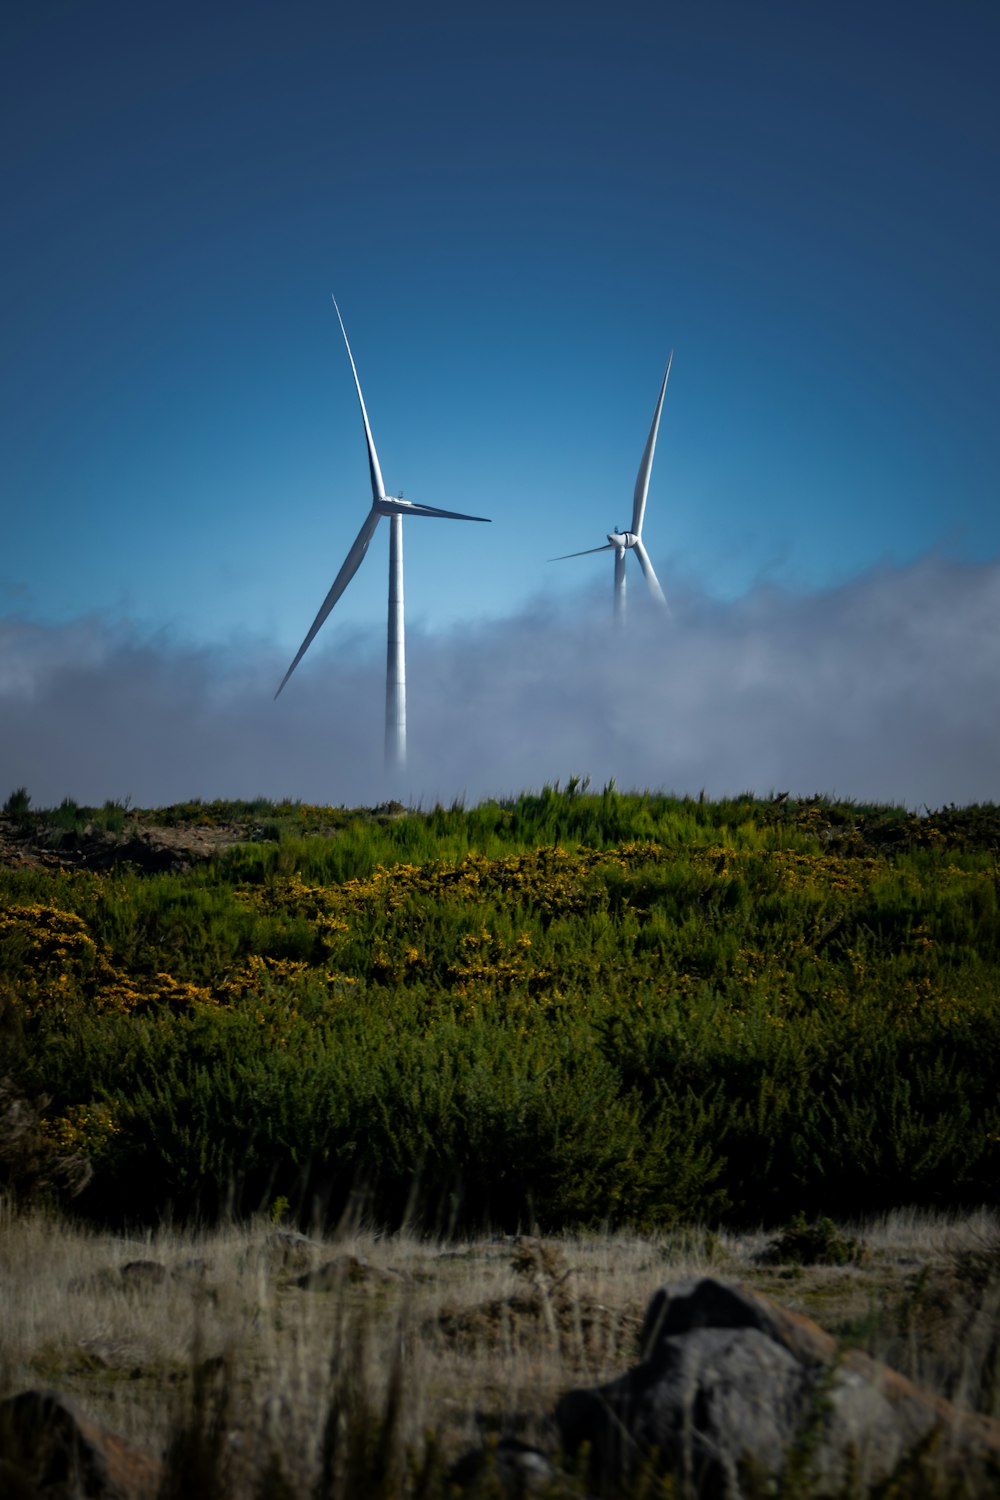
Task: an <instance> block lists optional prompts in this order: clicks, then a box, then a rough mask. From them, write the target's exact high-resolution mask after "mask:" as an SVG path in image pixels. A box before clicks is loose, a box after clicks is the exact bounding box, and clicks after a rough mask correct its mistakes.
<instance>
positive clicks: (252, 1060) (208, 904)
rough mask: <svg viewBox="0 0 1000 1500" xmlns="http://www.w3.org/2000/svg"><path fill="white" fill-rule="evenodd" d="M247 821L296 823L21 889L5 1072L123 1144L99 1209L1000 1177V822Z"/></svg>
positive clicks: (561, 1209) (824, 812)
mask: <svg viewBox="0 0 1000 1500" xmlns="http://www.w3.org/2000/svg"><path fill="white" fill-rule="evenodd" d="M212 806H214V807H217V808H218V807H223V808H224V809H225V810H226V821H232V817H231V815H233V814H235V813H237V812H240V814H241V815H242V813H244V812H246V813H248V814H249V817H250V819H252V820H256V823H255V824H254V826H255V827H259V826H262V825H263V824H264V823H271V824H273V825H274V826H275V827H276V829H277V831H278V832H279V834H280V837H278V838H277V839H275V840H274V841H271V842H263V841H260V840H255V841H251V842H247V843H241V844H238V845H237V846H236V847H234V848H232V849H231V850H230V851H229V852H228V853H226V854H225V855H222V856H220V857H218V858H216V859H215V860H213V861H212V862H211V863H207V864H203V865H202V866H200V867H199V868H197V869H195V870H192V871H188V872H184V873H180V874H159V875H151V876H143V875H141V874H140V873H138V872H136V871H129V870H128V869H127V868H126V869H122V870H119V871H117V872H115V873H110V874H103V875H100V874H95V873H90V872H86V871H77V872H75V873H66V872H59V873H56V874H50V873H47V872H45V871H38V870H26V871H16V872H13V871H7V872H0V899H2V904H0V985H5V986H6V994H7V996H8V1000H7V1006H8V1010H9V1012H10V1014H11V1016H12V1017H13V1018H14V1020H16V1025H14V1024H12V1025H11V1026H9V1027H8V1028H7V1029H6V1031H4V1032H3V1037H4V1038H5V1039H4V1040H3V1042H2V1047H3V1053H4V1056H3V1057H0V1071H2V1072H3V1074H4V1075H5V1076H8V1077H10V1078H11V1079H12V1080H13V1081H14V1082H16V1084H17V1086H18V1088H20V1089H21V1090H22V1092H23V1093H24V1094H25V1095H26V1096H27V1097H32V1098H39V1097H41V1096H43V1095H44V1096H45V1097H46V1098H47V1100H48V1103H47V1105H46V1108H45V1112H44V1122H45V1128H46V1129H47V1130H48V1131H50V1132H52V1133H54V1135H55V1136H57V1137H58V1139H59V1140H60V1141H61V1142H62V1144H63V1146H64V1147H65V1149H67V1150H70V1149H72V1150H74V1151H77V1152H80V1153H85V1154H86V1155H88V1156H89V1158H90V1161H91V1164H92V1167H93V1173H94V1175H93V1180H92V1181H91V1183H90V1185H89V1186H88V1188H87V1189H86V1191H85V1192H84V1193H83V1194H82V1196H81V1198H80V1199H79V1208H80V1210H81V1211H85V1212H90V1213H92V1214H94V1215H97V1216H100V1217H103V1218H114V1217H115V1216H118V1217H126V1218H130V1219H132V1220H136V1219H142V1218H151V1217H157V1216H159V1215H160V1214H161V1213H162V1212H163V1211H164V1209H165V1208H166V1207H167V1206H168V1205H170V1206H171V1207H172V1209H173V1211H174V1212H175V1213H176V1214H178V1215H181V1216H183V1215H188V1214H195V1213H200V1214H212V1213H218V1212H222V1211H225V1210H227V1209H239V1210H249V1209H256V1208H258V1207H262V1206H266V1205H267V1204H268V1203H271V1202H273V1201H274V1199H275V1197H276V1196H282V1197H286V1198H287V1199H288V1201H289V1204H290V1205H291V1209H292V1211H293V1212H294V1213H297V1214H298V1215H299V1216H300V1217H301V1218H302V1219H303V1220H310V1219H311V1218H313V1217H314V1216H315V1215H317V1214H319V1215H320V1216H322V1217H326V1218H331V1217H335V1216H337V1215H339V1214H341V1213H342V1212H344V1210H345V1209H346V1208H347V1207H348V1206H352V1205H353V1206H354V1208H355V1209H357V1210H364V1211H366V1212H369V1213H371V1214H373V1215H375V1216H377V1217H379V1218H381V1219H384V1220H386V1221H394V1222H399V1221H401V1220H402V1219H404V1218H405V1217H407V1216H410V1217H414V1216H416V1217H418V1218H419V1219H420V1220H421V1222H423V1223H425V1224H427V1226H428V1227H435V1228H438V1229H442V1230H447V1229H457V1228H459V1227H467V1226H470V1225H474V1224H482V1223H486V1222H492V1223H495V1224H504V1225H507V1226H510V1227H513V1226H515V1225H517V1224H525V1223H529V1222H531V1221H533V1220H537V1221H538V1222H540V1223H543V1224H545V1225H547V1226H550V1227H556V1226H560V1225H563V1226H569V1225H587V1224H598V1223H622V1222H632V1223H636V1224H665V1223H670V1222H673V1221H679V1220H692V1219H701V1220H717V1221H720V1222H724V1221H728V1222H731V1223H739V1222H759V1221H760V1220H761V1219H765V1220H769V1221H771V1222H774V1223H779V1222H782V1221H784V1220H787V1219H788V1218H789V1217H790V1215H791V1214H793V1213H796V1212H801V1213H803V1214H806V1215H808V1216H811V1217H815V1216H816V1215H820V1214H823V1215H826V1214H830V1215H836V1216H839V1217H850V1216H851V1215H853V1214H855V1213H858V1212H862V1211H868V1210H872V1209H882V1208H886V1207H888V1206H890V1205H891V1204H893V1203H902V1202H914V1203H927V1204H938V1205H939V1204H941V1203H947V1204H950V1205H954V1206H958V1205H960V1204H970V1203H977V1202H981V1201H984V1200H987V1199H991V1198H992V1197H993V1195H994V1193H995V1184H996V1182H997V1180H1000V1106H998V1099H997V1091H996V1081H995V1080H996V1077H997V1074H998V1068H1000V1010H998V1006H997V993H998V985H997V980H998V976H1000V921H998V906H1000V900H998V890H1000V878H998V869H997V857H996V852H995V847H994V844H995V841H996V837H997V831H998V820H997V818H996V816H995V810H992V809H989V808H978V809H969V810H966V814H965V816H964V817H963V815H962V814H961V813H960V812H959V811H958V810H956V809H947V810H946V811H945V813H944V814H937V815H934V818H933V819H916V818H914V817H912V815H909V814H906V813H903V812H901V811H897V810H892V809H871V808H860V809H858V808H851V807H845V806H837V805H832V804H827V803H823V802H820V801H814V802H812V803H810V804H808V805H806V806H797V805H795V804H787V803H784V804H774V803H766V802H765V803H762V802H754V801H753V800H752V799H749V798H746V799H735V800H733V801H731V802H726V803H714V804H713V803H709V802H707V801H704V800H699V801H694V800H690V799H688V800H677V799H670V798H667V797H662V796H640V795H624V794H620V793H618V792H616V791H615V790H614V789H613V788H607V789H605V791H604V792H603V793H601V794H589V793H587V792H586V791H585V790H584V789H582V788H581V787H579V786H573V787H571V788H569V789H567V791H565V792H560V791H559V790H558V789H556V788H547V789H545V790H544V791H543V792H542V793H540V794H538V795H532V796H526V797H522V798H518V799H514V800H511V801H510V802H507V803H499V802H497V803H487V804H484V805H482V806H481V807H477V808H472V809H469V810H465V809H463V808H461V807H458V806H456V807H453V808H451V809H444V808H435V809H433V810H432V811H430V812H428V813H410V814H406V815H400V812H399V810H397V809H389V810H385V811H379V810H376V812H375V813H366V814H360V813H359V814H348V813H347V812H346V811H345V810H343V809H330V808H326V809H323V808H304V807H302V806H300V805H299V804H279V805H278V806H277V807H275V808H272V809H271V810H270V812H269V810H268V805H266V804H261V803H255V804H214V805H212ZM120 811H121V812H122V815H123V816H124V809H123V808H122V809H120ZM167 812H168V814H170V815H172V816H173V819H174V821H175V823H179V822H182V821H184V820H185V819H187V820H189V821H190V820H193V819H194V818H195V817H196V816H204V817H205V820H206V821H212V817H211V816H210V815H209V814H210V812H211V808H208V809H206V808H202V807H201V805H199V804H196V805H186V806H185V808H184V809H182V810H178V809H170V810H167ZM128 816H129V818H130V819H135V818H139V819H144V818H148V817H149V816H150V815H148V814H141V813H139V814H137V813H129V815H128Z"/></svg>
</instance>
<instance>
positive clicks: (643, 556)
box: [552, 349, 674, 624]
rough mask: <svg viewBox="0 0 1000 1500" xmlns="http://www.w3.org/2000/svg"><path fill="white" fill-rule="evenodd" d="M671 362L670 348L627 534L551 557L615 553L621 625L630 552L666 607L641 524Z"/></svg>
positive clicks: (617, 609) (612, 533)
mask: <svg viewBox="0 0 1000 1500" xmlns="http://www.w3.org/2000/svg"><path fill="white" fill-rule="evenodd" d="M673 361H674V351H673V350H672V349H671V351H670V358H669V359H668V360H667V368H666V369H665V370H664V372H663V384H662V385H661V386H660V395H659V399H658V400H657V403H656V410H655V411H654V413H653V425H652V426H651V427H650V429H649V437H648V438H647V439H646V446H645V448H644V449H643V454H642V462H641V463H640V465H639V473H638V475H637V477H636V481H635V496H634V497H633V500H632V528H631V530H630V531H609V532H608V533H607V537H608V540H607V542H606V544H605V545H604V546H603V547H587V548H585V549H584V551H583V552H564V553H563V555H562V557H554V558H553V559H552V561H553V562H562V561H564V559H565V558H567V557H589V556H590V554H591V553H593V552H613V553H614V554H615V620H616V621H617V623H618V624H621V623H622V621H623V620H624V619H625V554H626V552H629V551H632V552H634V553H635V555H636V557H637V558H638V559H639V566H640V568H641V569H642V571H643V574H644V575H645V578H646V582H647V583H648V585H649V592H650V593H651V594H652V596H653V598H654V599H655V600H656V601H657V603H658V604H662V605H663V606H664V608H666V607H667V601H666V598H665V597H664V593H663V590H662V589H661V588H660V580H659V579H658V578H657V576H656V574H655V573H654V572H653V564H652V563H651V562H650V560H649V553H648V552H647V551H646V549H645V547H644V546H643V545H642V521H643V517H644V516H645V514H646V495H647V494H648V492H649V471H650V470H651V469H652V467H653V454H654V453H655V452H656V434H657V433H658V432H659V430H660V412H661V411H662V410H663V398H664V396H665V395H666V392H667V379H668V377H669V375H670V366H671V365H672V364H673Z"/></svg>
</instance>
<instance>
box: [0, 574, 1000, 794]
mask: <svg viewBox="0 0 1000 1500" xmlns="http://www.w3.org/2000/svg"><path fill="white" fill-rule="evenodd" d="M998 622H1000V562H991V563H987V564H964V563H957V562H953V561H949V560H946V559H943V558H941V557H939V556H937V555H932V556H928V557H925V558H923V559H921V560H920V561H918V562H916V563H913V564H911V565H908V566H904V567H883V568H879V569H877V570H874V571H872V572H869V573H866V574H865V575H863V576H861V577H858V578H855V579H853V580H851V581H850V582H847V583H844V584H842V585H840V586H838V587H835V588H830V589H827V590H824V591H820V592H810V593H795V592H793V591H789V590H782V589H778V588H774V587H768V586H763V585H762V586H760V587H757V588H755V589H753V590H752V591H751V592H749V593H748V594H746V595H745V596H744V597H742V598H740V599H737V600H734V601H730V602H718V601H713V600H712V599H710V598H708V597H707V596H706V595H704V594H703V593H699V592H698V591H697V590H692V589H689V590H687V591H685V592H682V593H681V594H679V595H678V596H677V597H675V598H674V599H673V600H672V613H671V615H670V616H669V617H668V616H665V615H664V613H663V612H662V611H661V610H657V609H655V608H653V607H652V606H651V605H650V604H649V602H648V600H647V599H646V598H645V597H644V591H643V586H642V584H641V581H638V580H637V582H636V583H633V584H632V588H631V594H630V601H629V616H628V621H627V627H626V628H625V629H624V630H621V631H619V630H616V629H615V628H614V626H613V622H612V619H611V590H610V585H609V586H608V587H607V588H605V589H602V590H600V591H599V592H596V593H590V594H587V595H583V596H580V597H578V598H576V599H575V600H574V601H573V602H572V603H571V604H569V605H566V604H563V605H559V606H557V607H552V606H549V605H543V604H542V603H539V604H537V605H536V606H534V607H533V608H530V609H528V610H526V611H524V612H523V613H521V614H518V615H515V616H512V617H510V618H507V619H505V620H502V621H499V622H491V623H485V624H479V625H469V626H465V627H463V628H461V629H456V630H453V631H450V632H448V633H445V634H429V633H427V632H425V631H422V630H421V629H420V628H419V627H418V628H413V627H411V628H410V630H409V634H408V638H407V679H408V721H409V722H408V730H409V765H408V770H407V772H406V774H405V776H403V777H401V778H399V779H396V780H388V779H387V778H386V775H385V773H384V771H383V769H382V714H383V701H384V672H385V655H384V652H385V644H384V640H385V638H384V627H381V626H373V627H372V629H371V630H370V631H365V632H363V633H358V632H357V631H355V630H350V631H347V630H343V629H341V630H339V631H338V629H337V627H336V624H335V622H334V621H333V620H331V621H330V622H329V623H328V624H327V625H326V626H325V627H324V630H323V633H322V634H321V635H320V636H319V638H318V639H317V641H316V643H315V644H314V645H313V647H312V648H311V649H310V652H309V653H308V655H307V656H306V658H305V659H304V661H303V662H302V663H301V665H300V666H299V667H298V669H297V670H296V672H295V674H294V676H293V677H292V679H291V680H290V682H289V683H288V685H287V687H286V688H285V690H284V692H283V693H282V696H281V697H280V698H279V700H278V701H277V702H274V701H273V695H274V691H275V688H276V687H277V684H278V683H279V682H280V681H281V678H282V676H283V674H284V671H285V669H286V667H287V665H288V655H289V653H286V651H285V650H284V649H282V650H278V649H277V648H276V647H275V645H274V644H273V643H269V642H267V641H262V640H260V639H251V638H247V639H245V640H243V641H240V642H229V643H226V644H220V645H218V646H209V647H198V648H194V647H191V646H190V645H185V644H183V643H181V642H178V641H177V640H175V639H174V638H173V637H171V636H170V635H169V634H168V633H162V634H158V635H149V634H148V633H143V632H142V631H141V630H140V629H139V628H138V627H137V626H135V625H132V624H129V623H128V622H127V621H126V622H122V621H111V620H108V619H104V618H101V617H97V616H88V617H86V618H81V619H78V620H75V621H71V622H69V623H62V624H41V623H38V622H37V621H34V622H33V621H30V620H27V619H23V618H18V617H17V616H15V615H8V616H6V617H5V618H2V619H0V798H3V797H4V796H6V795H7V792H8V791H10V790H13V789H14V788H15V787H19V786H26V787H27V788H28V790H29V792H30V793H31V797H32V802H33V805H35V806H51V805H54V804H56V803H58V802H60V801H61V800H62V799H63V797H66V796H70V797H73V798H75V799H76V800H77V801H78V802H81V803H89V804H95V803H96V804H100V803H103V802H104V801H105V800H106V799H108V798H118V799H124V798H126V797H129V798H131V801H132V803H133V804H134V805H136V806H144V807H153V806H159V805H164V804H167V803H170V802H175V801H183V800H186V799H189V798H194V797H201V798H205V799H211V798H216V797H227V798H245V797H255V796H267V797H271V798H275V799H278V798H281V797H292V798H299V799H301V800H303V801H307V802H315V803H333V804H342V805H347V806H358V805H374V804H376V803H378V802H381V801H384V800H386V798H388V797H396V798H399V800H401V801H404V802H406V803H408V804H411V805H416V804H420V805H423V806H425V807H426V806H429V805H433V804H434V803H435V802H439V801H440V802H444V803H450V802H452V801H453V800H455V799H457V798H464V799H465V800H466V801H467V802H474V801H479V800H481V799H482V798H484V797H489V796H506V795H511V794H515V793H517V792H519V791H522V790H524V789H526V788H537V787H540V786H541V785H543V784H544V783H546V782H554V781H562V782H564V783H565V781H566V780H567V779H568V778H569V777H570V776H571V775H578V776H590V777H591V779H592V781H593V783H594V785H595V786H597V787H600V786H602V785H604V784H605V783H607V782H608V781H610V780H612V779H614V780H615V781H616V782H617V784H618V785H619V787H621V788H623V789H632V788H648V789H659V790H665V791H673V792H677V793H681V794H684V793H690V794H697V793H698V792H700V791H704V792H705V793H706V795H708V796H717V795H721V794H726V793H735V792H741V791H747V790H749V791H753V792H756V793H758V794H760V795H767V794H769V793H772V792H776V791H790V792H791V793H792V794H793V795H797V796H808V795H811V794H812V793H815V792H822V793H826V794H828V795H836V796H841V797H850V798H854V799H857V800H865V801H882V802H903V803H906V804H907V805H909V806H911V807H920V806H922V805H925V804H926V805H927V806H930V807H938V806H941V805H943V804H945V803H949V802H955V803H968V802H974V801H991V800H996V799H997V797H998V793H1000V785H998V783H1000V632H998V629H997V626H998Z"/></svg>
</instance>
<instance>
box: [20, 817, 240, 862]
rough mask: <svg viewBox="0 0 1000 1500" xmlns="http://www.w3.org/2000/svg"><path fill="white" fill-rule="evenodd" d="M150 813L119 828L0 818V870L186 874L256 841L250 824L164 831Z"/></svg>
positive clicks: (128, 819)
mask: <svg viewBox="0 0 1000 1500" xmlns="http://www.w3.org/2000/svg"><path fill="white" fill-rule="evenodd" d="M150 816H151V815H150V814H148V813H146V814H143V815H142V816H141V817H140V815H138V814H127V815H126V816H125V818H124V819H123V822H122V826H121V828H120V829H107V828H102V827H99V826H96V825H90V826H86V827H84V828H82V829H78V830H75V829H61V828H57V827H38V826H37V825H35V824H32V825H30V826H26V825H24V824H19V823H18V822H17V821H16V820H14V819H12V818H5V817H2V816H0V865H3V866H7V867H8V868H10V869H44V870H60V869H61V870H110V869H114V868H115V867H117V866H121V865H132V866H134V867H135V868H137V869H139V870H144V871H146V872H148V873H151V874H152V873H156V872H158V871H161V870H187V869H190V868H191V867H192V866H193V865H196V864H199V863H200V862H201V861H203V860H206V859H211V857H212V856H213V855H215V854H219V853H221V852H222V851H223V850H224V849H230V848H232V846H233V845H234V844H241V843H247V842H250V841H253V840H257V839H259V838H260V837H261V834H260V830H259V829H258V828H257V827H255V826H254V825H252V824H245V823H227V824H222V825H216V824H207V823H206V824H198V823H188V824H184V825H182V826H180V827H173V828H171V827H166V826H163V825H158V824H157V823H156V822H155V821H148V820H149V819H150Z"/></svg>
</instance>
